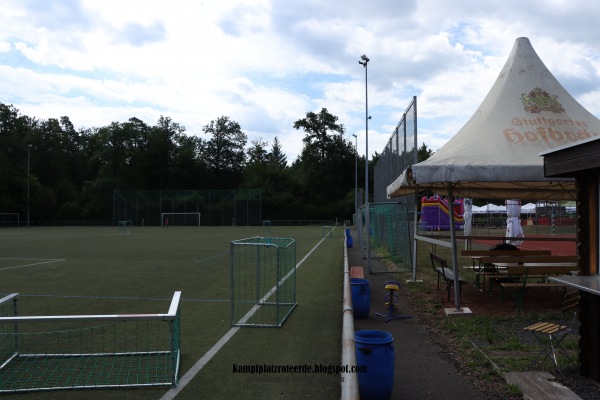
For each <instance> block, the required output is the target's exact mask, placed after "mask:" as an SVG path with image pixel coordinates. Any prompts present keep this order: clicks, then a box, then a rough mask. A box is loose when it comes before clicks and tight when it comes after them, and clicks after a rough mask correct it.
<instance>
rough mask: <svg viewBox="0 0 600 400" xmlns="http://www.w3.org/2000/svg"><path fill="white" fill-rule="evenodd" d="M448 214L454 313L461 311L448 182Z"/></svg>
mask: <svg viewBox="0 0 600 400" xmlns="http://www.w3.org/2000/svg"><path fill="white" fill-rule="evenodd" d="M448 211H449V212H448V214H450V241H451V243H450V244H451V247H450V248H451V249H452V269H453V271H454V304H455V305H456V311H457V312H458V311H461V307H460V281H459V278H458V257H457V255H456V232H455V226H454V194H453V193H452V183H451V182H448Z"/></svg>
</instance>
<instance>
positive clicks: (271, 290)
mask: <svg viewBox="0 0 600 400" xmlns="http://www.w3.org/2000/svg"><path fill="white" fill-rule="evenodd" d="M230 278H231V282H230V316H231V324H232V325H233V326H262V327H278V326H281V325H283V322H284V321H285V320H286V318H287V317H288V316H289V315H290V313H291V312H292V310H293V309H294V307H295V306H296V242H295V241H294V240H293V239H287V238H265V237H253V238H248V239H241V240H235V241H232V242H231V245H230Z"/></svg>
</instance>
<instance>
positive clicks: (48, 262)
mask: <svg viewBox="0 0 600 400" xmlns="http://www.w3.org/2000/svg"><path fill="white" fill-rule="evenodd" d="M66 260H67V259H66V258H61V259H59V260H48V261H41V262H37V263H33V264H25V265H17V266H15V267H6V268H0V271H4V270H7V269H15V268H25V267H33V266H36V265H42V264H50V263H54V262H61V261H66Z"/></svg>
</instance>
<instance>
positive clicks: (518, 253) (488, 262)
mask: <svg viewBox="0 0 600 400" xmlns="http://www.w3.org/2000/svg"><path fill="white" fill-rule="evenodd" d="M460 254H461V256H462V257H467V258H469V259H470V260H471V264H472V266H471V267H468V268H472V269H473V271H474V272H475V286H476V287H477V288H479V290H481V291H482V292H485V290H486V281H487V278H488V275H496V274H497V273H498V272H499V271H498V269H497V268H496V267H494V265H493V264H492V262H493V261H495V260H496V259H497V258H499V259H500V261H502V260H503V259H504V258H505V257H518V258H517V259H518V260H520V258H522V257H541V256H551V254H552V253H551V250H543V249H542V250H462V251H461V253H460ZM536 259H537V258H536ZM465 268H467V267H465ZM482 281H483V284H482Z"/></svg>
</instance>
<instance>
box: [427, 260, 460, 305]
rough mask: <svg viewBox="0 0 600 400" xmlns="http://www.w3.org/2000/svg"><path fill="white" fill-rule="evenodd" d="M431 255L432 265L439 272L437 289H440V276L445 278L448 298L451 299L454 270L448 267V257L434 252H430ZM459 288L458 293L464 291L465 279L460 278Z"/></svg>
mask: <svg viewBox="0 0 600 400" xmlns="http://www.w3.org/2000/svg"><path fill="white" fill-rule="evenodd" d="M429 257H430V258H431V266H432V267H433V271H434V272H435V273H436V274H437V289H438V290H440V278H444V281H445V283H446V289H447V291H448V300H450V289H451V288H452V287H453V286H454V271H452V269H450V268H448V263H447V262H446V259H445V258H443V257H441V256H439V255H437V254H435V253H433V252H429ZM458 282H459V284H460V285H459V288H458V293H459V295H460V293H461V292H462V285H463V283H466V281H465V280H464V279H460V278H459V279H458Z"/></svg>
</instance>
